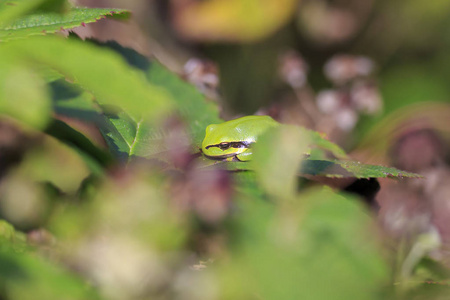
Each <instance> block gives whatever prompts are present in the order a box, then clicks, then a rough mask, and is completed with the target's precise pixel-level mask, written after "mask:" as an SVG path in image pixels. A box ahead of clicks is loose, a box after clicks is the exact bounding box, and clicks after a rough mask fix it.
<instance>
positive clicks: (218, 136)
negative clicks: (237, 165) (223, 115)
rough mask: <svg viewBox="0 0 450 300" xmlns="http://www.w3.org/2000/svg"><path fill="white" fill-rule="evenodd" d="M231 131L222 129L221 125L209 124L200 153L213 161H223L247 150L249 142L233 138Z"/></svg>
mask: <svg viewBox="0 0 450 300" xmlns="http://www.w3.org/2000/svg"><path fill="white" fill-rule="evenodd" d="M232 131H233V130H231V132H230V128H224V126H223V124H211V125H209V126H208V127H206V134H205V139H204V140H203V142H202V152H203V154H205V155H206V156H208V157H210V158H215V159H224V158H228V157H232V156H235V155H238V154H240V153H242V152H245V151H247V150H248V149H249V147H250V144H251V142H249V141H245V140H240V139H239V138H236V137H234V136H233V134H230V133H232Z"/></svg>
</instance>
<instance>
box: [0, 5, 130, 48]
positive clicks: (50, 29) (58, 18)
mask: <svg viewBox="0 0 450 300" xmlns="http://www.w3.org/2000/svg"><path fill="white" fill-rule="evenodd" d="M120 14H123V15H124V16H125V18H126V16H127V15H129V12H128V11H126V10H123V9H111V8H79V7H75V8H72V9H71V10H70V11H69V12H68V13H66V14H58V13H41V14H32V15H27V16H23V17H21V18H19V19H16V20H14V22H12V23H8V24H4V23H3V24H0V42H1V41H3V42H4V41H8V40H12V39H17V38H23V37H28V36H32V35H45V34H49V33H55V32H58V31H61V30H62V29H71V28H75V27H79V26H85V24H87V23H92V22H96V21H97V20H100V19H103V18H106V17H107V16H108V17H117V15H120ZM122 17H123V16H122Z"/></svg>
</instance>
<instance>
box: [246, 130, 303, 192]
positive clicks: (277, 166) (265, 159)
mask: <svg viewBox="0 0 450 300" xmlns="http://www.w3.org/2000/svg"><path fill="white" fill-rule="evenodd" d="M309 145H310V139H309V134H308V132H306V131H303V130H299V127H297V126H289V125H283V126H279V127H276V128H273V129H271V130H269V131H267V132H266V133H265V134H263V135H262V136H261V137H260V138H259V139H258V142H257V143H256V145H255V147H254V148H253V158H252V161H251V164H252V165H253V170H254V171H255V172H256V177H257V179H258V181H259V182H260V184H261V186H262V187H263V188H264V189H265V190H266V191H267V192H268V194H270V195H273V196H275V195H276V196H277V197H278V198H285V199H287V198H289V197H291V196H292V195H294V194H295V193H296V189H297V178H296V174H297V172H298V169H299V167H300V163H301V161H302V159H303V158H304V156H303V155H301V154H302V153H306V152H307V151H308V150H309V149H308V148H309Z"/></svg>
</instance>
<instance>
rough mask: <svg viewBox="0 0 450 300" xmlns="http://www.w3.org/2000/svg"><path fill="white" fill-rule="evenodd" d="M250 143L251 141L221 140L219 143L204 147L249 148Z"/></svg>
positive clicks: (223, 148) (222, 148) (224, 148)
mask: <svg viewBox="0 0 450 300" xmlns="http://www.w3.org/2000/svg"><path fill="white" fill-rule="evenodd" d="M250 144H251V142H222V143H219V144H215V145H209V146H206V149H209V148H213V147H216V148H219V149H220V150H227V149H230V148H235V149H239V148H250Z"/></svg>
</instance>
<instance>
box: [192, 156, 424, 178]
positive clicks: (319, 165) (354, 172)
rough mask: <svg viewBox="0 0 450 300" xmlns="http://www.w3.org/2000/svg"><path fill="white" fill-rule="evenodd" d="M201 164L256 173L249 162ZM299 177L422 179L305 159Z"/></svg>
mask: <svg viewBox="0 0 450 300" xmlns="http://www.w3.org/2000/svg"><path fill="white" fill-rule="evenodd" d="M199 164H200V165H201V167H202V168H206V169H223V170H227V171H254V165H252V164H251V163H248V162H228V161H213V160H210V159H207V158H205V157H201V158H199ZM297 175H298V176H303V175H317V176H325V177H334V178H345V177H355V178H422V176H421V175H419V174H416V173H411V172H405V171H402V170H398V169H396V168H391V167H384V166H378V165H368V164H363V163H360V162H357V161H350V160H347V161H344V160H314V159H304V160H303V161H302V163H301V167H300V171H299V172H297Z"/></svg>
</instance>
